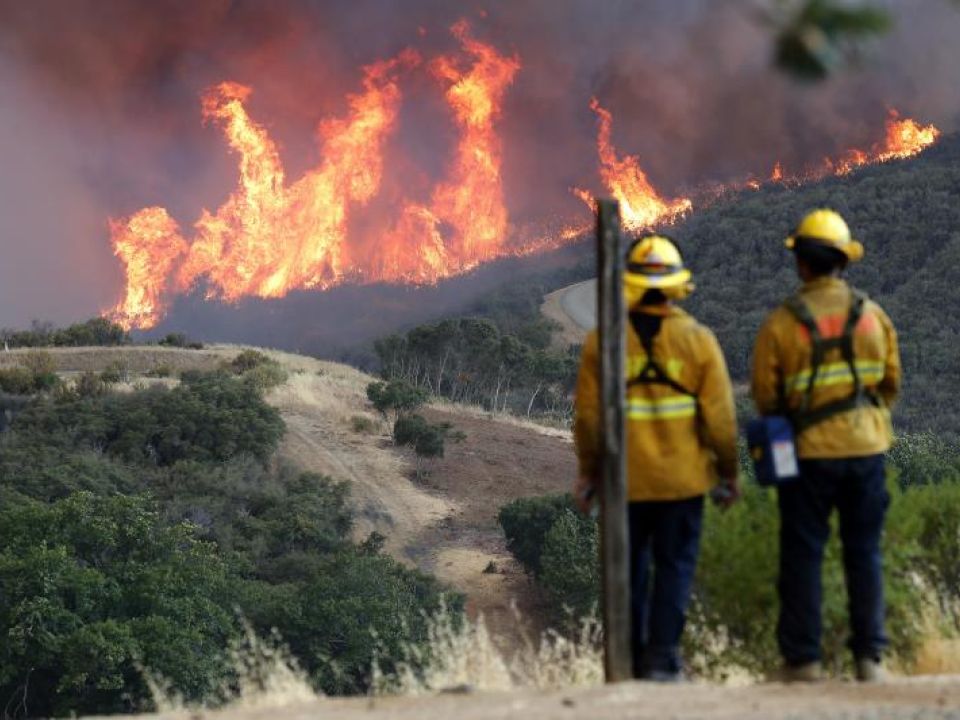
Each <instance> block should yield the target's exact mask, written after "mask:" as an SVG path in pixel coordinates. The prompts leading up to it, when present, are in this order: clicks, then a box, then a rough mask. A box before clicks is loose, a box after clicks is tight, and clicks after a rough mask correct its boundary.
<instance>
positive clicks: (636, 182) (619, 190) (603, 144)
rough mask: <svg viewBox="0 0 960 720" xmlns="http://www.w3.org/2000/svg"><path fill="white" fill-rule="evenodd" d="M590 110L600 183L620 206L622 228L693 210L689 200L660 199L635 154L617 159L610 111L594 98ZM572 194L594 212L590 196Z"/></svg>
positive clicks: (665, 219) (646, 224)
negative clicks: (594, 125) (594, 122)
mask: <svg viewBox="0 0 960 720" xmlns="http://www.w3.org/2000/svg"><path fill="white" fill-rule="evenodd" d="M590 109H591V110H593V111H594V112H595V113H596V114H597V120H598V130H597V153H598V155H599V158H600V180H601V181H602V182H603V185H604V187H605V188H606V189H607V192H609V193H610V194H611V195H612V196H613V197H614V198H615V199H616V200H617V201H618V202H619V203H620V221H621V223H622V225H623V228H624V229H625V230H629V231H639V230H645V229H649V228H651V227H653V226H655V225H658V224H660V223H663V222H669V221H672V220H675V219H677V218H679V217H680V216H682V215H684V214H686V213H688V212H689V211H690V210H691V209H692V208H693V203H692V202H691V200H690V199H689V198H677V199H673V200H668V199H665V198H663V197H661V195H660V194H659V193H658V192H657V190H656V189H655V188H654V187H653V185H651V184H650V180H648V179H647V175H646V173H645V172H644V171H643V170H642V169H641V168H640V159H639V158H638V157H637V156H636V155H624V156H622V157H618V156H617V150H616V148H615V147H614V146H613V143H612V140H611V133H612V131H613V116H612V115H611V114H610V111H609V110H607V109H605V108H603V107H601V106H600V102H599V101H598V100H597V99H596V98H592V99H591V100H590ZM573 192H574V194H575V195H576V196H577V197H579V198H580V199H581V200H583V201H584V202H585V203H586V204H587V205H588V206H589V207H590V208H591V209H593V207H594V199H593V195H591V194H590V193H589V192H587V191H586V190H581V189H579V188H575V189H574V190H573Z"/></svg>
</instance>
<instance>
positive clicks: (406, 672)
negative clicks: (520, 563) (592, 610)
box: [373, 610, 603, 695]
mask: <svg viewBox="0 0 960 720" xmlns="http://www.w3.org/2000/svg"><path fill="white" fill-rule="evenodd" d="M516 629H517V631H518V632H519V633H520V634H521V638H522V643H521V647H520V649H519V650H517V651H515V652H514V653H513V654H512V655H510V654H508V653H506V652H505V651H504V650H503V648H504V646H506V645H515V644H516V643H515V640H512V639H511V641H510V642H504V641H503V640H502V639H498V638H495V637H493V636H492V635H491V634H490V632H489V631H488V629H487V626H486V623H485V622H484V620H483V616H482V615H481V616H479V617H478V618H477V619H476V620H475V621H471V620H468V619H466V618H461V617H459V616H456V615H453V614H452V613H450V612H448V611H446V610H442V611H441V612H440V613H438V614H437V615H436V616H434V617H433V618H431V621H430V624H429V629H428V641H427V643H426V647H425V648H424V649H421V648H419V647H417V646H414V645H409V646H407V648H405V650H404V659H403V660H401V661H400V662H398V663H397V665H396V667H397V669H396V671H395V672H393V673H390V674H384V673H383V672H381V671H380V668H379V664H378V663H377V662H376V661H375V662H374V672H373V692H374V694H378V695H424V694H432V693H436V692H450V691H459V690H468V689H469V690H483V691H504V690H517V689H521V688H527V689H536V690H559V689H563V688H570V687H584V686H593V685H599V684H601V683H602V682H603V656H602V650H601V648H602V631H601V628H600V624H599V622H598V621H597V620H596V619H595V618H587V619H585V620H584V621H583V622H582V624H581V626H580V631H579V633H578V634H577V635H575V636H573V637H567V636H564V635H561V634H560V633H558V632H555V631H553V630H548V631H547V632H545V633H543V634H542V635H541V636H540V638H539V640H538V641H536V642H534V641H533V640H531V638H530V636H529V634H528V633H527V631H526V629H525V624H524V622H523V620H522V618H520V617H519V616H518V617H517V625H516ZM424 661H426V667H425V668H424V669H421V668H422V666H423V664H424Z"/></svg>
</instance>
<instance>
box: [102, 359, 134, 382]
mask: <svg viewBox="0 0 960 720" xmlns="http://www.w3.org/2000/svg"><path fill="white" fill-rule="evenodd" d="M100 380H101V381H103V383H104V384H106V385H114V384H116V383H121V382H129V381H130V363H128V362H127V361H126V360H114V361H113V362H111V363H110V364H108V365H107V366H106V367H105V368H104V369H103V370H102V371H101V372H100Z"/></svg>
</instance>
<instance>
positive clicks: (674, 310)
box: [629, 303, 687, 318]
mask: <svg viewBox="0 0 960 720" xmlns="http://www.w3.org/2000/svg"><path fill="white" fill-rule="evenodd" d="M629 312H631V313H635V312H638V313H643V314H644V315H656V316H658V317H665V318H666V317H683V316H684V315H686V314H687V313H686V312H684V311H683V310H681V309H680V308H679V307H677V306H676V305H674V304H672V303H666V304H665V305H635V306H634V307H632V308H630V310H629Z"/></svg>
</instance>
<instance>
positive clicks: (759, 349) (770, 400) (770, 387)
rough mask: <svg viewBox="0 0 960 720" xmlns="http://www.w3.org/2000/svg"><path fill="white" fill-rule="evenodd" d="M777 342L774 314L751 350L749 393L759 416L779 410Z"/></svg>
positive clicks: (779, 378)
mask: <svg viewBox="0 0 960 720" xmlns="http://www.w3.org/2000/svg"><path fill="white" fill-rule="evenodd" d="M778 344H779V340H778V338H777V333H776V313H774V314H772V315H770V317H768V318H767V320H766V322H764V324H763V327H761V328H760V333H759V334H758V335H757V342H756V344H755V345H754V348H753V374H752V377H751V382H750V391H751V394H752V395H753V402H754V405H756V407H757V412H759V413H760V414H761V415H773V414H774V413H776V412H778V411H779V410H780V394H781V388H780V383H781V377H782V372H781V369H780V361H779V360H778V358H779V354H780V352H779V348H778Z"/></svg>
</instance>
